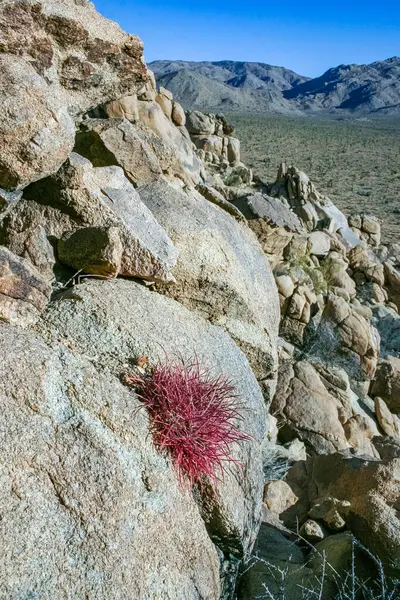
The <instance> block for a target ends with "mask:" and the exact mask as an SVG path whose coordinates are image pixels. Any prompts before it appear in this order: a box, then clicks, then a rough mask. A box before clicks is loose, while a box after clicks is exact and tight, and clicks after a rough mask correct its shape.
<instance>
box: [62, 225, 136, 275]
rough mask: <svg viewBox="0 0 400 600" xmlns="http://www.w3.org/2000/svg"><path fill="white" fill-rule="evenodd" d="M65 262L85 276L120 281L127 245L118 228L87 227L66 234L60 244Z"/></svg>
mask: <svg viewBox="0 0 400 600" xmlns="http://www.w3.org/2000/svg"><path fill="white" fill-rule="evenodd" d="M57 249H58V258H59V260H60V261H61V262H63V263H65V264H67V265H69V266H71V267H73V268H75V269H77V270H79V271H81V270H82V271H83V272H84V273H92V274H94V275H101V276H106V277H117V275H119V273H120V271H121V264H122V257H123V252H124V248H123V244H122V241H121V236H120V231H119V229H118V227H85V228H82V229H77V230H76V231H75V232H73V233H70V234H68V233H67V234H64V235H63V237H62V238H61V239H60V240H59V241H58V246H57Z"/></svg>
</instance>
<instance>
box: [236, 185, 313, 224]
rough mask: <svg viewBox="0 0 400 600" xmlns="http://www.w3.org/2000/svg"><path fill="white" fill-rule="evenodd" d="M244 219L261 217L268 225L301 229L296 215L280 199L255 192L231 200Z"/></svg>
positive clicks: (250, 219)
mask: <svg viewBox="0 0 400 600" xmlns="http://www.w3.org/2000/svg"><path fill="white" fill-rule="evenodd" d="M232 202H233V204H234V205H235V206H237V208H238V209H239V210H240V211H241V212H242V213H243V214H244V216H245V217H246V219H248V220H249V221H252V220H253V219H263V220H265V221H266V222H267V223H269V224H270V225H275V226H276V227H284V228H285V229H289V230H290V231H295V232H296V233H300V232H301V231H302V229H303V227H302V224H301V222H300V220H299V218H298V216H297V215H296V214H295V213H294V212H293V211H292V210H291V209H290V208H289V207H288V206H287V205H286V204H284V203H283V202H282V200H280V199H279V198H273V197H272V196H267V195H265V194H261V193H260V192H255V193H253V194H247V195H246V196H241V197H239V198H237V199H235V200H233V201H232Z"/></svg>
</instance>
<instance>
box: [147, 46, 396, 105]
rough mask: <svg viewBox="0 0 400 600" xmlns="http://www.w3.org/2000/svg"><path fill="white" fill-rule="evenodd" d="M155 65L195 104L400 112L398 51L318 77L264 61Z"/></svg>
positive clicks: (162, 80) (165, 81)
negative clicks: (396, 54) (386, 56)
mask: <svg viewBox="0 0 400 600" xmlns="http://www.w3.org/2000/svg"><path fill="white" fill-rule="evenodd" d="M149 66H150V68H151V69H152V70H153V71H154V74H155V76H156V78H157V81H158V83H159V84H160V85H162V86H164V87H167V88H168V89H170V90H171V91H172V92H173V94H174V95H175V96H176V97H177V98H178V99H179V100H180V101H181V102H182V104H183V105H184V106H185V107H191V108H195V109H201V110H214V111H218V110H227V109H228V110H232V111H235V110H236V111H243V110H245V111H246V112H248V111H252V112H258V111H259V112H276V113H284V114H304V113H306V114H318V113H336V114H338V113H339V114H342V115H343V116H346V114H349V115H350V114H357V115H360V116H361V115H366V114H373V113H376V114H379V113H380V114H387V115H397V116H400V58H399V57H396V56H394V57H391V58H388V59H387V60H383V61H375V62H373V63H371V64H365V65H357V64H349V65H345V64H341V65H338V66H336V67H332V68H330V69H328V70H327V71H325V73H323V74H322V75H320V76H319V77H315V78H310V77H306V76H303V75H299V74H298V73H295V72H294V71H292V70H290V69H286V68H285V67H277V66H273V65H269V64H267V63H262V62H246V61H231V60H222V61H199V62H196V61H183V60H157V61H153V62H151V63H149Z"/></svg>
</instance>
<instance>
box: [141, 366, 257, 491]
mask: <svg viewBox="0 0 400 600" xmlns="http://www.w3.org/2000/svg"><path fill="white" fill-rule="evenodd" d="M129 383H130V385H132V386H134V387H135V388H136V390H137V395H138V397H139V398H140V399H141V401H142V402H143V403H144V405H145V406H146V408H147V410H148V412H149V415H150V421H151V427H152V432H153V436H154V442H155V445H156V447H157V448H158V450H159V451H161V452H163V451H165V452H166V453H168V454H169V455H170V456H171V458H172V461H173V464H174V466H175V468H176V471H177V473H178V477H179V480H180V482H181V483H182V484H183V483H185V482H188V483H189V486H190V488H192V487H193V486H194V484H196V483H199V484H200V486H201V485H202V481H203V479H204V478H205V477H208V478H209V479H210V481H211V483H212V484H214V483H215V482H216V481H217V480H218V479H220V478H222V477H223V474H224V470H225V469H226V466H227V464H229V463H237V461H236V460H235V459H234V458H233V456H232V453H231V450H232V445H233V444H238V443H239V442H241V441H243V440H249V439H250V436H249V435H248V434H246V433H245V432H243V431H241V430H240V429H239V427H238V426H237V424H238V423H239V422H240V421H243V410H244V407H243V405H242V404H241V402H240V400H239V398H238V396H237V394H236V390H235V386H234V385H233V383H232V382H231V381H230V380H228V379H227V378H226V377H224V376H222V375H219V376H217V377H215V376H213V375H212V374H211V373H210V371H209V370H207V369H205V368H202V367H201V366H200V363H199V360H198V359H197V358H196V359H194V360H193V361H191V362H190V363H189V364H185V362H184V361H183V360H178V361H170V360H169V359H167V361H166V362H165V363H159V364H157V365H156V366H155V367H154V368H153V369H152V371H151V373H149V374H148V375H145V376H143V377H137V376H136V377H131V379H130V381H129Z"/></svg>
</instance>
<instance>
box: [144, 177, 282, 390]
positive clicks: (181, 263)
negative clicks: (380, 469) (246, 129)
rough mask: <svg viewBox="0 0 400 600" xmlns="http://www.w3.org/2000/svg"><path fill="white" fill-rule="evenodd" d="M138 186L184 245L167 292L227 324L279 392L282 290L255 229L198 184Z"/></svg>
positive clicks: (259, 372)
mask: <svg viewBox="0 0 400 600" xmlns="http://www.w3.org/2000/svg"><path fill="white" fill-rule="evenodd" d="M138 192H139V194H140V197H141V199H142V200H143V202H144V203H145V204H146V205H147V206H148V207H149V209H150V210H151V211H152V213H153V214H154V216H155V217H156V219H157V220H158V221H159V223H160V225H162V226H163V227H164V228H165V230H166V231H167V233H168V234H169V235H170V237H171V239H172V241H173V243H174V244H175V246H176V247H177V249H178V250H179V260H178V263H177V265H176V267H175V269H174V276H175V278H176V284H173V285H170V286H168V287H167V288H165V289H164V288H163V291H165V293H166V294H168V295H169V296H171V297H173V298H175V299H177V300H179V302H181V303H182V304H184V305H185V306H187V307H188V308H190V309H193V310H195V311H196V312H198V313H200V314H201V315H203V316H204V317H206V318H207V319H209V320H210V321H212V322H213V323H215V324H217V325H220V326H222V327H224V328H225V329H226V330H227V331H228V333H229V334H230V335H231V337H232V338H233V339H234V340H236V341H237V343H238V344H239V346H240V347H241V348H242V350H243V351H244V352H245V354H246V355H247V357H248V359H249V361H250V364H251V366H252V367H253V369H254V371H255V373H256V376H257V377H258V378H259V379H261V380H263V382H264V384H265V386H266V389H267V388H268V387H270V389H271V391H272V390H273V384H274V381H275V374H276V369H277V360H276V353H275V347H276V338H277V334H278V326H279V303H278V294H277V290H276V285H275V282H274V278H273V275H272V272H271V270H270V267H269V265H268V261H267V259H266V257H265V254H264V253H263V252H262V249H261V248H260V246H259V244H258V242H257V239H256V237H255V235H254V233H253V232H252V231H251V230H250V229H249V228H248V227H247V226H246V225H245V224H243V223H239V222H237V221H236V220H235V219H234V218H233V217H232V216H231V215H229V214H228V213H227V212H226V211H225V210H222V209H221V208H219V207H218V206H215V205H214V204H211V203H210V202H208V201H207V200H205V198H204V197H203V196H201V195H200V194H199V193H197V192H196V191H189V192H185V191H184V190H182V188H180V187H179V186H177V185H173V184H171V183H169V182H167V181H165V180H159V181H157V182H156V183H153V184H149V185H145V186H141V187H140V188H138Z"/></svg>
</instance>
